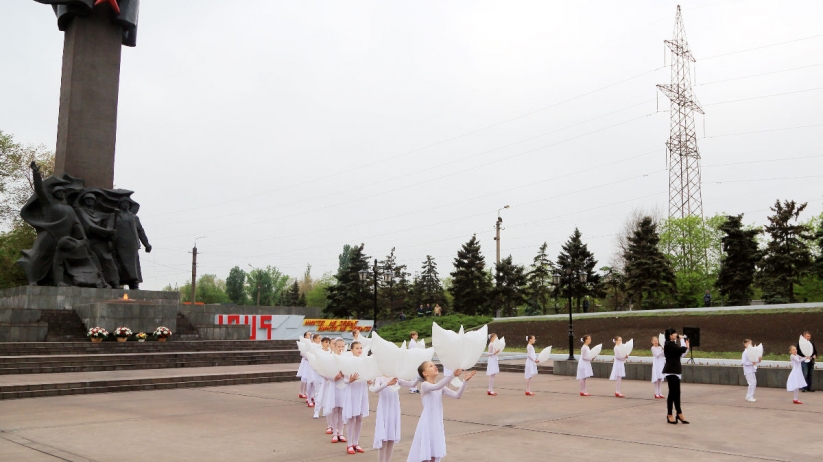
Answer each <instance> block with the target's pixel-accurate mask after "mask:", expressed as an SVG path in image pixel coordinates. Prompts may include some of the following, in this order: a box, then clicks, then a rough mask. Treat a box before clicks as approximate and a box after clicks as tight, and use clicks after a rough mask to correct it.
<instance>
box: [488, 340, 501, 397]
mask: <svg viewBox="0 0 823 462" xmlns="http://www.w3.org/2000/svg"><path fill="white" fill-rule="evenodd" d="M495 341H497V334H491V335H490V336H489V359H488V361H487V362H486V375H488V376H489V389H488V391H486V394H487V395H489V396H497V393H495V391H494V377H495V376H496V375H497V374H498V373H499V372H500V363H499V362H498V356H497V355H499V354H500V350H496V349H495V348H494V342H495Z"/></svg>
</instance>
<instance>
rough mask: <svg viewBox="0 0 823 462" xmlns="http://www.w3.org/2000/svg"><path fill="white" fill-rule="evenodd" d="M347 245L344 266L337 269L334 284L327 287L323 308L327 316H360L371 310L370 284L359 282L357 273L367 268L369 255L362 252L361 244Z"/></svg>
mask: <svg viewBox="0 0 823 462" xmlns="http://www.w3.org/2000/svg"><path fill="white" fill-rule="evenodd" d="M347 247H348V248H349V251H348V253H347V257H348V258H347V259H346V262H345V267H341V268H340V269H338V271H337V274H336V275H335V276H334V278H335V280H336V282H335V284H334V285H332V286H331V287H329V288H328V295H327V298H328V304H327V305H326V308H325V309H324V310H323V314H324V315H326V316H327V317H332V318H348V317H349V316H351V317H354V318H361V317H364V316H365V314H366V313H367V312H368V313H370V312H371V310H372V303H369V301H370V299H371V294H372V292H371V285H368V286H367V285H366V284H364V283H363V282H360V275H359V272H360V271H361V270H369V257H368V256H367V255H365V254H364V253H363V247H364V245H363V244H360V245H355V246H347ZM344 253H345V248H344ZM341 257H342V256H341ZM342 261H343V259H342V258H341V262H342ZM368 317H371V316H370V315H369V316H368Z"/></svg>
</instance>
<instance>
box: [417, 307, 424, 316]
mask: <svg viewBox="0 0 823 462" xmlns="http://www.w3.org/2000/svg"><path fill="white" fill-rule="evenodd" d="M423 313H424V312H423V305H420V308H418V309H417V317H418V318H422V317H423Z"/></svg>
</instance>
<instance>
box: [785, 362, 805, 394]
mask: <svg viewBox="0 0 823 462" xmlns="http://www.w3.org/2000/svg"><path fill="white" fill-rule="evenodd" d="M802 363H803V358H801V357H800V356H798V355H792V372H791V373H790V374H789V380H788V381H787V382H786V391H795V390H799V389H801V388H805V387H806V385H807V384H806V379H805V378H804V377H803V369H802V368H801V367H800V365H801V364H802Z"/></svg>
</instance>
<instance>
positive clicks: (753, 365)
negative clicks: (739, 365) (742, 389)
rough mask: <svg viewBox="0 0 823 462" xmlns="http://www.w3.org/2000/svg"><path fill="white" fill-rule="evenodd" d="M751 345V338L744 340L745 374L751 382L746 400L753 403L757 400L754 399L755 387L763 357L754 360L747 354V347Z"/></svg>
mask: <svg viewBox="0 0 823 462" xmlns="http://www.w3.org/2000/svg"><path fill="white" fill-rule="evenodd" d="M750 346H752V341H751V340H749V339H746V340H743V359H742V362H743V375H744V376H745V377H746V383H748V384H749V389H748V390H746V401H748V402H750V403H753V402H755V401H757V400H756V399H754V389H755V388H757V365H758V364H759V363H760V361H761V360H762V359H763V358H758V359H757V362H752V361H751V360H750V359H749V356H748V355H747V354H746V349H747V348H749V347H750Z"/></svg>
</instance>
